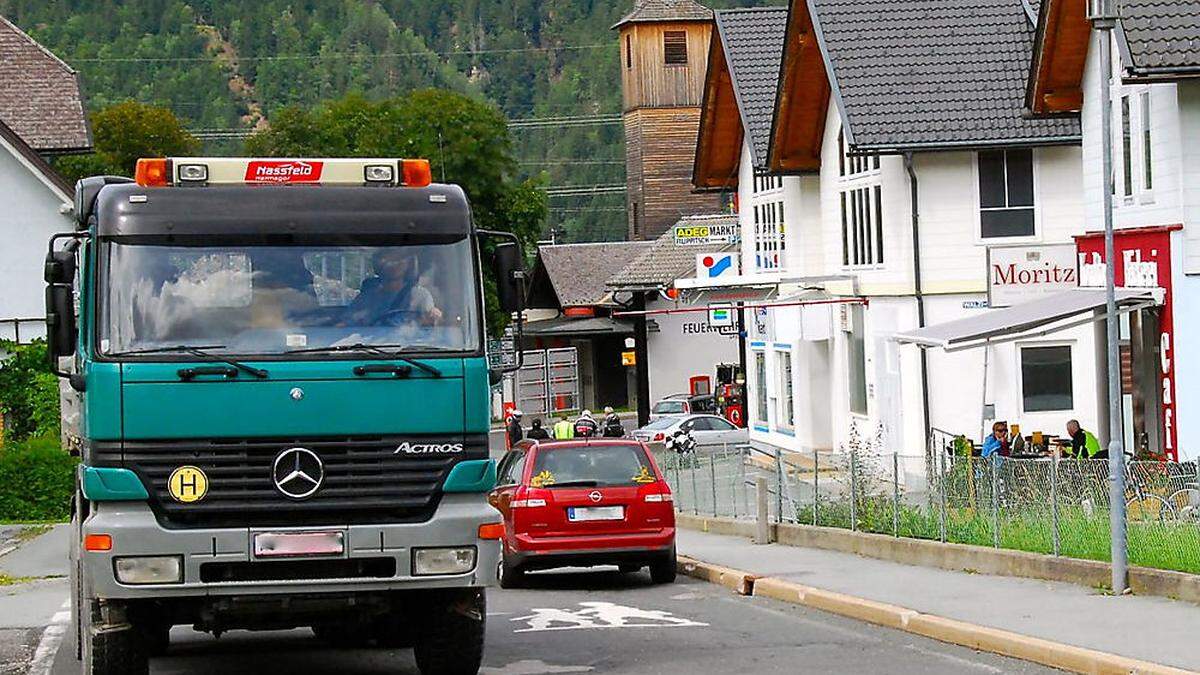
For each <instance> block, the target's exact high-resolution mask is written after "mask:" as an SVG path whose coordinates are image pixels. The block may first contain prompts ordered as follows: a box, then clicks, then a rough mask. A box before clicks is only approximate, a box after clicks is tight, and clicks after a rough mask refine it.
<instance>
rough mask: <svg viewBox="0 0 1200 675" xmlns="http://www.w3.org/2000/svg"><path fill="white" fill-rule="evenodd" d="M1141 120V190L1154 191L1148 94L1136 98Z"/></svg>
mask: <svg viewBox="0 0 1200 675" xmlns="http://www.w3.org/2000/svg"><path fill="white" fill-rule="evenodd" d="M1138 101H1139V103H1140V106H1139V107H1140V108H1141V110H1140V111H1139V112H1140V113H1141V118H1142V189H1143V190H1147V191H1149V190H1153V189H1154V162H1153V160H1154V154H1153V152H1152V151H1151V149H1150V92H1148V91H1143V92H1142V93H1141V94H1140V95H1139V96H1138Z"/></svg>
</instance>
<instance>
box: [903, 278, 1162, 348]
mask: <svg viewBox="0 0 1200 675" xmlns="http://www.w3.org/2000/svg"><path fill="white" fill-rule="evenodd" d="M1163 297H1164V291H1163V290H1162V289H1157V288H1153V289H1152V288H1120V289H1117V307H1118V313H1121V314H1123V313H1127V312H1132V311H1136V310H1139V309H1144V308H1147V307H1153V306H1156V305H1161V304H1162V302H1163ZM1106 301H1107V297H1106V292H1105V290H1104V289H1103V288H1075V289H1071V290H1069V291H1064V292H1062V293H1055V294H1054V295H1049V296H1046V297H1044V298H1039V299H1037V300H1032V301H1030V302H1026V303H1022V304H1019V305H1013V306H1012V307H1005V308H1004V309H995V310H991V311H988V312H986V313H983V314H980V315H979V316H972V317H968V318H965V319H956V320H954V321H947V322H946V323H940V324H936V325H933V326H926V327H925V328H919V329H916V330H911V331H907V332H903V333H898V334H896V335H894V336H892V338H891V339H892V340H894V341H896V342H899V343H901V344H914V345H918V346H920V347H940V348H941V349H944V350H945V351H947V352H957V351H962V350H965V349H974V348H976V347H985V346H987V345H992V344H1000V343H1005V342H1013V341H1015V340H1023V339H1026V338H1031V337H1040V336H1043V335H1048V334H1051V333H1057V332H1060V331H1063V330H1066V329H1068V328H1074V327H1077V326H1082V325H1086V324H1089V323H1093V322H1096V321H1102V320H1104V314H1103V313H1099V314H1097V310H1103V309H1104V308H1105V305H1106V304H1107V302H1106ZM1081 317H1082V318H1081Z"/></svg>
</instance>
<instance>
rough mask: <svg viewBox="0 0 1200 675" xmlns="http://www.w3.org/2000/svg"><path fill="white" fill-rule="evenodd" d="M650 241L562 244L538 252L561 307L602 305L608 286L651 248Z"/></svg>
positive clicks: (543, 248)
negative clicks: (615, 275)
mask: <svg viewBox="0 0 1200 675" xmlns="http://www.w3.org/2000/svg"><path fill="white" fill-rule="evenodd" d="M650 244H651V242H648V241H616V242H601V243H592V244H559V245H556V246H542V247H541V248H539V249H538V258H539V263H538V264H539V265H541V266H543V267H544V268H545V271H546V274H547V276H548V277H549V279H550V284H551V285H552V286H553V287H554V294H555V295H556V296H558V302H559V305H560V306H561V307H581V306H588V305H598V304H602V303H603V301H604V296H605V295H607V294H608V288H607V287H606V286H605V282H606V281H608V280H609V279H610V278H612V276H613V275H614V274H616V273H618V272H620V271H621V269H622V268H624V267H625V266H626V265H628V264H629V262H630V261H631V260H633V259H634V258H636V257H637V256H639V255H640V254H641V253H642V252H643V251H645V250H646V249H648V248H649V247H650Z"/></svg>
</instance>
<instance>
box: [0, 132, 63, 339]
mask: <svg viewBox="0 0 1200 675" xmlns="http://www.w3.org/2000/svg"><path fill="white" fill-rule="evenodd" d="M0 190H2V191H3V193H4V207H3V208H0V274H3V275H4V283H2V284H0V338H7V339H12V338H13V337H14V335H13V328H12V324H8V323H5V322H4V320H5V319H12V318H33V317H43V316H45V314H46V309H45V281H44V280H43V278H42V267H43V263H44V261H45V259H46V244H47V242H48V241H49V239H50V235H52V234H54V233H55V232H62V231H66V230H70V229H72V227H73V221H72V220H71V217H70V215H63V214H62V213H60V212H59V207H60V206H61V205H62V204H63V203H64V202H65V201H66V199H67V198H66V196H65V195H60V194H57V193H56V192H55V191H54V190H52V189H51V188H50V187H49V186H48V185H46V183H45V182H43V180H42V179H41V178H39V177H38V176H37V175H35V174H34V173H33V172H32V170H31V168H30V167H29V166H28V165H27V164H25V163H24V161H23V159H22V158H21V157H20V156H19V155H17V154H16V151H15V149H14V148H11V147H9V146H8V145H7V143H6V142H5V141H3V140H2V139H0ZM45 332H46V327H45V324H44V323H32V324H22V326H21V340H22V341H24V340H26V339H27V336H28V337H36V336H42V335H45Z"/></svg>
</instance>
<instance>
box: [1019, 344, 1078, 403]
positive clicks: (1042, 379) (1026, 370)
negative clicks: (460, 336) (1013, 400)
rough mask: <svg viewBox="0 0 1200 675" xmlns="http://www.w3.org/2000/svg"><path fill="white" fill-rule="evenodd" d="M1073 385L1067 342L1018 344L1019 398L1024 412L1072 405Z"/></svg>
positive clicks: (1069, 351)
mask: <svg viewBox="0 0 1200 675" xmlns="http://www.w3.org/2000/svg"><path fill="white" fill-rule="evenodd" d="M1073 386H1074V385H1073V383H1072V377H1071V347H1070V346H1069V345H1062V346H1053V347H1022V348H1021V401H1022V409H1023V410H1024V411H1025V412H1027V413H1030V412H1051V411H1064V410H1071V409H1073V408H1074V407H1075V396H1074V390H1073Z"/></svg>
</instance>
